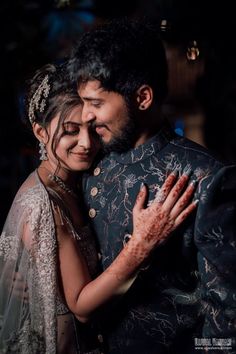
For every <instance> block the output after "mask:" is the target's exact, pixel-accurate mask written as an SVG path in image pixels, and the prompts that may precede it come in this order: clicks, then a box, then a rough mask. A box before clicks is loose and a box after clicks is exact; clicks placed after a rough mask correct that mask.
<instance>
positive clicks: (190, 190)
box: [171, 181, 197, 217]
mask: <svg viewBox="0 0 236 354" xmlns="http://www.w3.org/2000/svg"><path fill="white" fill-rule="evenodd" d="M196 185H197V181H192V182H191V183H190V184H189V185H188V186H187V189H186V190H185V191H184V193H183V195H182V196H181V197H180V198H179V199H177V201H176V204H175V205H174V207H173V209H172V211H171V216H173V217H177V216H178V215H179V214H180V213H181V212H182V211H183V209H184V208H185V207H186V205H188V203H189V202H190V200H191V198H192V197H193V195H194V191H195V190H196Z"/></svg>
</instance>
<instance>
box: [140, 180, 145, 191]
mask: <svg viewBox="0 0 236 354" xmlns="http://www.w3.org/2000/svg"><path fill="white" fill-rule="evenodd" d="M143 187H144V183H143V182H142V183H141V185H140V191H141V189H142V188H143Z"/></svg>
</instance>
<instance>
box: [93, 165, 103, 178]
mask: <svg viewBox="0 0 236 354" xmlns="http://www.w3.org/2000/svg"><path fill="white" fill-rule="evenodd" d="M100 173H101V168H100V167H96V168H95V170H94V171H93V175H94V176H98V175H99V174H100Z"/></svg>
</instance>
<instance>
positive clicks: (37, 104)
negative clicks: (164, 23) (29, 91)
mask: <svg viewBox="0 0 236 354" xmlns="http://www.w3.org/2000/svg"><path fill="white" fill-rule="evenodd" d="M48 81H49V76H48V75H46V76H45V78H44V79H43V81H42V82H41V84H40V85H39V87H38V88H37V90H36V91H35V93H34V94H33V97H32V98H31V100H30V103H29V120H30V123H31V124H33V123H34V121H35V119H36V117H35V111H36V110H39V112H41V113H42V112H43V111H44V108H45V106H46V98H47V97H48V95H49V91H50V84H49V83H48Z"/></svg>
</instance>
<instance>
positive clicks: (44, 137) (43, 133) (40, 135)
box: [32, 123, 48, 144]
mask: <svg viewBox="0 0 236 354" xmlns="http://www.w3.org/2000/svg"><path fill="white" fill-rule="evenodd" d="M32 129H33V132H34V135H35V137H36V138H37V139H38V140H39V142H42V143H44V144H47V142H48V133H47V130H46V129H45V128H44V127H42V126H41V125H40V124H38V123H33V125H32Z"/></svg>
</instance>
